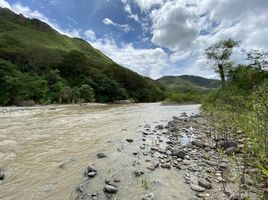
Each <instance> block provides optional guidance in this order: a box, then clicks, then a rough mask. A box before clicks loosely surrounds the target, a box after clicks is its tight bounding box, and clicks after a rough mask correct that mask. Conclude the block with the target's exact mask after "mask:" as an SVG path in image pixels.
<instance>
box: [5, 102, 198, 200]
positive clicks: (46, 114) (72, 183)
mask: <svg viewBox="0 0 268 200" xmlns="http://www.w3.org/2000/svg"><path fill="white" fill-rule="evenodd" d="M54 108H55V109H54ZM7 110H8V112H4V111H7ZM182 112H186V113H187V114H189V115H190V114H192V113H198V112H199V105H169V106H162V105H161V104H159V103H151V104H133V105H101V104H89V105H68V106H54V107H53V109H52V107H51V106H44V107H35V108H33V109H32V108H31V109H25V108H23V109H22V108H21V109H20V108H10V109H8V108H0V168H2V169H4V171H5V173H6V179H5V180H4V181H3V182H2V183H0V199H3V200H13V199H14V200H15V199H23V200H31V199H51V200H58V199H59V200H61V199H63V200H64V199H66V200H67V199H73V197H74V196H75V194H74V193H75V188H76V187H77V186H78V185H79V184H80V183H81V181H83V171H84V170H85V169H86V167H87V166H88V165H89V164H90V163H95V164H96V166H97V168H98V171H100V172H101V173H100V174H98V176H99V178H98V179H96V180H95V182H93V183H92V188H93V189H96V190H98V191H101V189H102V188H101V187H102V186H103V182H101V181H102V179H105V178H106V177H107V176H109V175H110V174H115V175H117V176H120V178H122V180H123V181H122V183H121V185H120V187H119V192H118V194H117V199H120V200H128V199H129V200H130V199H131V200H135V199H140V196H141V195H143V194H146V193H148V192H147V191H145V189H144V187H143V186H142V183H141V182H142V180H143V178H140V179H135V178H132V177H131V176H132V174H131V170H133V169H132V168H133V162H134V160H133V158H132V157H130V156H128V154H127V152H130V151H134V150H135V146H133V145H132V146H128V144H126V142H125V140H126V139H127V138H133V139H135V138H136V137H138V136H140V135H141V131H142V130H144V128H143V127H144V125H145V124H147V123H148V124H151V125H154V124H155V125H157V124H163V125H164V124H165V123H166V122H167V121H168V120H170V119H171V118H172V116H179V115H180V114H181V113H182ZM120 147H123V148H124V149H126V151H125V152H118V151H117V149H118V148H120ZM99 152H103V153H105V154H106V155H107V158H106V159H97V157H96V154H97V153H99ZM181 176H182V175H181V174H179V173H175V172H174V171H168V170H166V171H164V170H163V173H162V172H161V171H157V172H155V173H148V174H147V175H146V176H145V178H147V180H145V181H150V184H151V187H150V190H152V191H153V192H154V193H155V194H156V195H157V196H158V197H159V198H158V199H178V198H179V197H183V198H180V199H187V198H186V197H188V196H189V198H190V197H191V196H190V194H191V191H190V189H189V188H188V187H187V186H185V184H182V178H181ZM145 178H144V179H145ZM124 180H125V181H124ZM143 181H144V180H143ZM166 194H172V195H171V197H168V198H165V195H166ZM173 197H174V198H173Z"/></svg>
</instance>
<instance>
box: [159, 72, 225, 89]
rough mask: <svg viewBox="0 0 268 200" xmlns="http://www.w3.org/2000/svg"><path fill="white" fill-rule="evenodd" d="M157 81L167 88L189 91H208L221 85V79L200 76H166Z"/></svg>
mask: <svg viewBox="0 0 268 200" xmlns="http://www.w3.org/2000/svg"><path fill="white" fill-rule="evenodd" d="M157 82H159V83H161V84H162V85H164V86H166V87H167V88H169V89H171V90H175V91H180V92H188V91H208V90H210V89H213V88H218V87H219V86H220V81H218V80H214V79H206V78H203V77H198V76H188V75H183V76H165V77H162V78H160V79H158V80H157Z"/></svg>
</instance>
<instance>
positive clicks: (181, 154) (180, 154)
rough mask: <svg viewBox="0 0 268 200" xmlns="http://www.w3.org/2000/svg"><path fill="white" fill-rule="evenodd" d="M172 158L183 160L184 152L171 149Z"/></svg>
mask: <svg viewBox="0 0 268 200" xmlns="http://www.w3.org/2000/svg"><path fill="white" fill-rule="evenodd" d="M171 152H172V156H177V157H178V158H181V159H184V157H185V152H184V151H183V150H180V149H172V151H171Z"/></svg>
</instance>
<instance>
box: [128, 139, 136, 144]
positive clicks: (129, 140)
mask: <svg viewBox="0 0 268 200" xmlns="http://www.w3.org/2000/svg"><path fill="white" fill-rule="evenodd" d="M126 141H127V142H129V143H131V142H133V141H134V140H133V139H126Z"/></svg>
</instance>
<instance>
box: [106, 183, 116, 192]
mask: <svg viewBox="0 0 268 200" xmlns="http://www.w3.org/2000/svg"><path fill="white" fill-rule="evenodd" d="M117 191H118V188H117V187H116V186H114V185H107V184H106V185H105V186H104V192H108V193H112V194H114V193H117Z"/></svg>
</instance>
